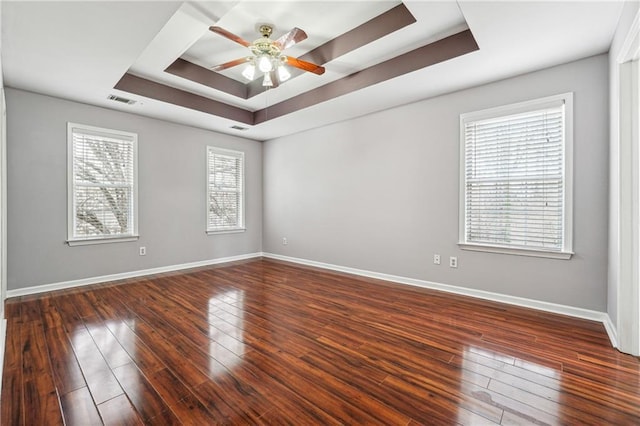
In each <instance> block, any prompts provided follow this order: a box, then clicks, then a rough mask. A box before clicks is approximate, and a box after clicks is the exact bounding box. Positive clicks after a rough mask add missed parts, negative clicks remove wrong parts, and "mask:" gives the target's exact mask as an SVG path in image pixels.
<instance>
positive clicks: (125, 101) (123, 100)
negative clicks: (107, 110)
mask: <svg viewBox="0 0 640 426" xmlns="http://www.w3.org/2000/svg"><path fill="white" fill-rule="evenodd" d="M107 99H109V100H110V101H116V102H121V103H123V104H127V105H133V104H135V103H136V101H134V100H133V99H127V98H123V97H122V96H116V95H109V96H107Z"/></svg>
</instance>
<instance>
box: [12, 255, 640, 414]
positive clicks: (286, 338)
mask: <svg viewBox="0 0 640 426" xmlns="http://www.w3.org/2000/svg"><path fill="white" fill-rule="evenodd" d="M6 315H7V340H6V355H5V365H4V373H3V378H2V381H3V392H2V399H1V400H0V412H1V417H0V421H1V422H2V424H3V425H4V424H7V425H25V426H26V425H30V424H39V423H42V424H54V425H55V424H62V423H63V421H64V422H65V423H66V424H82V425H84V424H100V423H102V422H103V423H104V424H108V425H111V424H114V425H115V424H118V425H120V424H137V425H140V424H163V425H165V424H197V425H201V424H251V425H267V424H268V425H271V424H282V425H288V424H291V425H300V424H305V425H306V424H310V425H311V424H323V425H333V424H336V425H337V424H356V423H366V424H394V425H395V424H398V425H412V426H415V425H418V424H443V425H444V424H481V425H488V424H520V425H540V424H551V425H553V424H584V425H601V424H619V425H636V424H640V361H639V360H638V359H637V358H634V357H630V356H627V355H624V354H621V353H619V352H617V351H616V350H615V349H613V348H612V347H611V346H610V344H609V341H608V338H607V335H606V332H605V330H604V328H603V326H602V324H600V323H596V322H592V321H587V320H581V319H576V318H569V317H565V316H562V315H557V314H548V313H541V312H539V311H535V310H531V309H524V308H519V307H516V306H510V305H504V304H500V303H497V302H490V301H485V300H479V299H473V298H469V297H462V296H456V295H452V294H447V293H442V292H437V291H434V290H428V289H421V288H416V287H408V286H403V285H399V284H394V283H390V282H382V281H376V280H372V279H368V278H362V277H354V276H351V275H348V274H344V273H337V272H329V271H325V270H319V269H316V268H312V267H306V266H299V265H293V264H290V263H286V262H281V261H274V260H266V259H255V260H249V261H241V262H235V263H229V264H224V265H215V266H211V267H201V268H194V269H191V270H186V271H175V272H168V273H163V274H158V275H155V276H148V277H140V278H131V279H125V280H121V281H118V282H113V283H107V284H103V285H95V286H90V287H87V288H79V289H71V290H64V291H60V292H52V293H45V294H42V295H35V296H25V297H22V298H15V299H11V300H9V301H7V303H6Z"/></svg>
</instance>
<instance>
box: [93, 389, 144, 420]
mask: <svg viewBox="0 0 640 426" xmlns="http://www.w3.org/2000/svg"><path fill="white" fill-rule="evenodd" d="M98 411H99V412H100V417H102V421H103V422H104V424H105V425H106V426H139V425H143V424H144V423H143V422H142V419H141V418H140V416H139V415H138V413H137V412H136V410H135V408H133V406H132V405H131V401H129V399H128V398H127V396H126V395H125V394H124V393H123V394H122V395H119V396H117V397H115V398H113V399H110V400H108V401H105V402H103V403H102V404H100V405H98Z"/></svg>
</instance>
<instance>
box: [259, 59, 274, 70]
mask: <svg viewBox="0 0 640 426" xmlns="http://www.w3.org/2000/svg"><path fill="white" fill-rule="evenodd" d="M258 69H259V70H260V71H262V72H271V71H273V64H272V63H271V58H270V57H269V56H267V55H262V56H260V59H258Z"/></svg>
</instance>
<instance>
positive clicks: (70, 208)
mask: <svg viewBox="0 0 640 426" xmlns="http://www.w3.org/2000/svg"><path fill="white" fill-rule="evenodd" d="M74 129H77V130H79V131H85V132H86V133H95V134H102V135H105V136H109V137H117V138H122V139H127V140H131V143H132V151H133V193H132V196H131V198H132V201H131V210H132V211H131V220H132V222H133V224H132V229H131V231H132V232H131V233H130V234H122V235H118V236H114V235H107V236H90V237H76V236H74V235H73V234H74V229H75V206H74V189H75V182H74V176H73V133H74ZM77 130H76V131H77ZM138 238H139V235H138V134H137V133H131V132H125V131H122V130H113V129H106V128H102V127H96V126H90V125H87V124H79V123H72V122H67V241H66V243H67V244H68V245H69V246H81V245H90V244H107V243H121V242H130V241H136V240H138Z"/></svg>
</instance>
